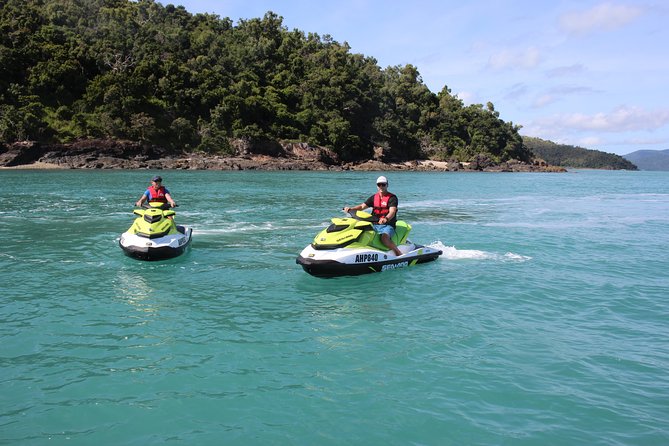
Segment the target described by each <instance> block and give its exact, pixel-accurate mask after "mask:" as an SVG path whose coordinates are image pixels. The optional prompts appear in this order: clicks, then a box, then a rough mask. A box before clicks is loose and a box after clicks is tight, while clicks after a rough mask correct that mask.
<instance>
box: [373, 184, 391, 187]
mask: <svg viewBox="0 0 669 446" xmlns="http://www.w3.org/2000/svg"><path fill="white" fill-rule="evenodd" d="M376 185H377V186H379V187H386V186H387V185H388V183H376Z"/></svg>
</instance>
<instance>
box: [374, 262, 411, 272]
mask: <svg viewBox="0 0 669 446" xmlns="http://www.w3.org/2000/svg"><path fill="white" fill-rule="evenodd" d="M407 266H409V262H408V261H407V262H400V263H394V264H389V265H383V266H382V267H381V271H388V270H389V269H396V268H406V267H407Z"/></svg>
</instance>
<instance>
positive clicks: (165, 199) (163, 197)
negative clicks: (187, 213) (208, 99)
mask: <svg viewBox="0 0 669 446" xmlns="http://www.w3.org/2000/svg"><path fill="white" fill-rule="evenodd" d="M145 201H148V202H149V203H163V204H165V203H169V204H170V206H171V207H176V205H177V204H176V203H175V202H174V200H173V199H172V196H171V195H170V191H168V190H167V188H166V187H165V186H163V179H162V178H161V177H159V176H155V177H153V179H152V180H151V186H149V188H148V189H147V190H146V192H144V194H143V195H142V196H141V197H140V199H139V200H137V203H135V205H136V206H137V207H141V206H142V204H144V202H145Z"/></svg>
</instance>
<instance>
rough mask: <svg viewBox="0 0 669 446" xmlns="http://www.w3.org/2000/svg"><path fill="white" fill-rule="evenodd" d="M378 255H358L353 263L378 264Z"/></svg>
mask: <svg viewBox="0 0 669 446" xmlns="http://www.w3.org/2000/svg"><path fill="white" fill-rule="evenodd" d="M378 261H379V255H378V254H358V255H356V256H355V263H366V262H378Z"/></svg>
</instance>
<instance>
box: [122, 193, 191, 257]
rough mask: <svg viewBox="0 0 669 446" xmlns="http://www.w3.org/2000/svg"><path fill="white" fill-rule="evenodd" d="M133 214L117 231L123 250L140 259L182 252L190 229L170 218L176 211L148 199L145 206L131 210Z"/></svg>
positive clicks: (187, 240)
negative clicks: (124, 227) (123, 228)
mask: <svg viewBox="0 0 669 446" xmlns="http://www.w3.org/2000/svg"><path fill="white" fill-rule="evenodd" d="M133 213H134V214H135V215H137V218H136V219H135V221H134V222H133V223H132V226H130V229H128V230H127V231H126V232H124V233H123V234H121V239H120V240H119V245H120V246H121V249H123V252H124V253H125V254H126V255H128V256H130V257H134V258H136V259H140V260H163V259H169V258H172V257H176V256H178V255H180V254H182V253H183V252H184V251H186V249H188V247H189V246H190V242H191V238H192V234H193V229H192V228H187V227H185V226H181V225H177V224H176V223H175V222H174V216H175V215H176V212H174V211H173V210H172V209H163V208H161V203H152V204H151V207H149V208H146V209H135V210H134V211H133Z"/></svg>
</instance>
